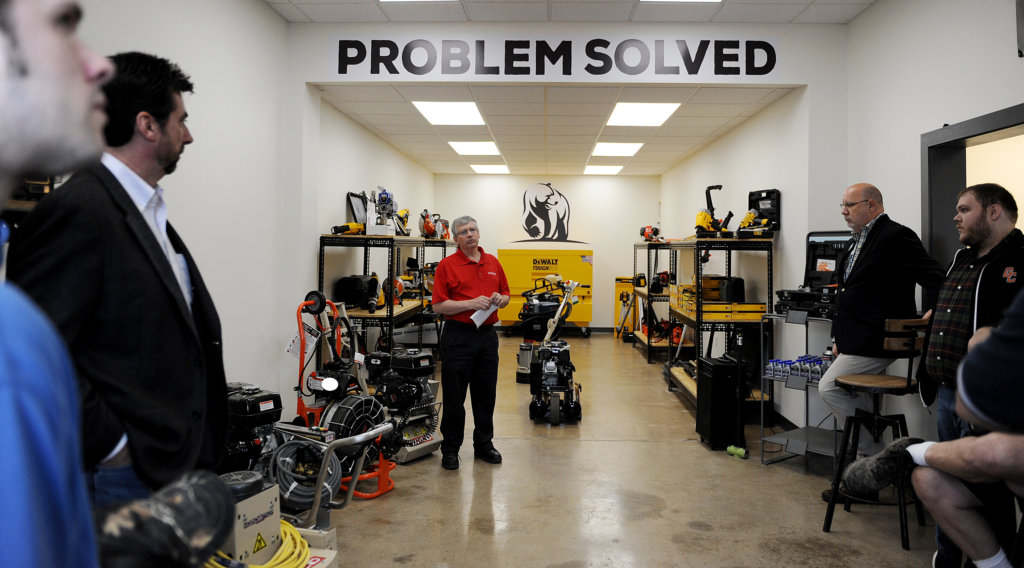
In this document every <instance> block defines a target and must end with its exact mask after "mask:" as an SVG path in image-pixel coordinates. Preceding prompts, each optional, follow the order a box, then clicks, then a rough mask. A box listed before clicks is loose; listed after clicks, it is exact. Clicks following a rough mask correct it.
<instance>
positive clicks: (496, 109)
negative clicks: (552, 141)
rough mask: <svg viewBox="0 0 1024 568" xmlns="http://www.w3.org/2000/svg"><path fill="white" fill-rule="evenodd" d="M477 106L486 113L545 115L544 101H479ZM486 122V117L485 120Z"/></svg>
mask: <svg viewBox="0 0 1024 568" xmlns="http://www.w3.org/2000/svg"><path fill="white" fill-rule="evenodd" d="M476 106H477V108H479V109H480V112H482V113H484V114H485V115H488V114H501V115H505V116H509V115H516V114H522V115H537V116H544V103H477V105H476ZM484 122H486V119H485V120H484Z"/></svg>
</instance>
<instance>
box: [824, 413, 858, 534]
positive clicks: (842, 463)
mask: <svg viewBox="0 0 1024 568" xmlns="http://www.w3.org/2000/svg"><path fill="white" fill-rule="evenodd" d="M855 424H856V423H855V420H854V418H853V416H847V417H846V425H845V427H844V428H845V429H844V431H843V442H842V444H841V445H840V446H839V455H838V456H836V470H835V471H834V472H833V473H832V495H831V496H830V498H829V500H828V509H826V510H825V524H824V525H823V526H822V527H821V530H822V531H823V532H828V531H829V529H831V528H832V516H833V515H834V514H835V511H836V499H838V498H839V481H840V480H841V479H842V477H843V469H845V468H846V453H847V452H848V451H849V447H850V438H851V432H852V431H853V428H854V426H855ZM856 427H857V428H859V427H860V425H859V424H856ZM849 506H850V505H849V501H847V504H846V507H847V509H849Z"/></svg>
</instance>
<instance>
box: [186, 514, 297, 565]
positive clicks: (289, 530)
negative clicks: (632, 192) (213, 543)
mask: <svg viewBox="0 0 1024 568" xmlns="http://www.w3.org/2000/svg"><path fill="white" fill-rule="evenodd" d="M215 556H219V557H221V558H227V559H230V558H231V557H230V556H228V555H227V554H224V553H223V552H221V551H219V550H218V551H217V554H216V555H215ZM236 562H237V561H236ZM307 563H309V543H308V542H306V539H304V538H302V535H301V534H299V531H298V529H296V528H295V527H293V526H292V525H291V524H290V523H289V522H288V521H285V520H284V519H282V520H281V548H279V549H278V551H277V553H276V554H274V556H273V557H272V558H271V559H270V561H269V562H267V563H266V564H246V566H248V567H249V568H304V567H305V566H306V564H307ZM239 564H241V563H239ZM203 567H204V568H223V566H222V565H221V564H218V563H216V562H215V561H214V560H213V557H210V558H209V559H208V560H207V561H206V562H205V563H204V564H203Z"/></svg>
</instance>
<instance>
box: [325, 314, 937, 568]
mask: <svg viewBox="0 0 1024 568" xmlns="http://www.w3.org/2000/svg"><path fill="white" fill-rule="evenodd" d="M566 339H567V340H568V341H569V342H570V344H571V346H572V347H571V351H572V360H573V362H574V363H575V365H576V369H577V370H576V374H575V378H576V380H577V381H578V382H579V383H581V384H582V385H583V393H582V403H583V420H582V421H581V422H580V423H578V424H573V425H559V426H551V425H548V424H535V423H533V422H531V421H530V420H529V416H528V414H527V403H528V402H529V400H530V392H529V385H525V384H518V383H516V381H515V367H516V353H517V350H518V344H519V341H520V339H517V338H515V337H511V338H504V337H502V338H501V357H502V358H501V372H500V377H499V386H498V399H497V408H496V410H495V430H496V432H495V445H496V447H497V448H498V449H499V450H500V451H501V453H502V454H503V456H504V463H502V464H500V465H490V464H487V463H484V462H482V461H475V460H474V459H473V451H472V447H471V443H470V444H469V445H466V446H463V449H462V454H461V457H462V466H461V468H460V469H459V470H457V471H447V470H444V469H442V468H441V459H440V454H439V453H434V454H432V455H429V456H426V457H424V458H421V459H419V460H416V461H414V462H411V463H408V464H405V465H400V466H398V468H397V469H395V470H394V471H393V472H392V474H391V475H392V477H393V478H394V479H395V482H396V486H395V489H394V490H393V491H391V492H390V493H388V494H386V495H384V496H382V497H379V498H377V499H372V500H365V501H364V500H359V501H355V502H353V503H352V504H351V505H350V506H349V507H347V508H345V509H342V510H338V511H335V512H334V513H333V517H332V522H333V525H334V527H335V528H336V529H337V531H338V543H339V549H340V552H339V557H340V558H341V559H342V561H341V564H340V565H341V566H363V567H369V566H408V567H453V568H459V567H491V566H500V567H504V566H509V567H511V566H515V567H551V568H585V567H616V568H619V567H622V568H627V567H660V566H681V567H690V566H693V567H705V566H709V567H714V566H720V567H741V566H745V567H755V566H759V567H761V566H763V567H780V566H784V567H793V568H797V567H800V568H802V567H832V566H858V567H859V566H865V567H868V566H870V567H876V566H885V567H902V566H908V567H909V566H930V565H931V555H932V552H933V550H934V548H933V544H932V532H933V530H934V524H933V522H932V521H931V519H930V518H929V521H928V526H927V527H920V526H917V524H916V523H914V522H913V520H912V522H911V528H910V537H911V550H910V551H905V550H903V549H901V548H900V544H899V520H898V517H897V512H896V508H895V507H891V506H859V507H858V506H855V507H853V509H852V510H851V512H845V511H843V510H842V509H841V508H839V509H837V511H836V517H835V520H834V522H833V525H832V532H830V533H824V532H822V530H821V526H822V521H823V519H824V515H825V503H823V502H822V501H821V498H820V493H821V490H822V489H824V488H825V487H826V486H827V484H828V476H829V475H830V471H831V460H825V459H823V458H815V457H796V458H793V459H790V460H786V461H782V462H778V463H775V464H772V465H761V464H760V460H759V456H760V453H759V452H760V444H759V438H760V435H759V429H758V427H757V425H750V426H748V429H747V442H748V445H749V447H750V450H751V454H752V455H751V457H750V459H747V460H742V459H739V458H735V457H732V456H730V455H729V454H728V453H726V452H722V451H717V452H715V451H711V450H709V449H708V448H707V447H706V446H705V445H704V444H702V443H701V442H700V439H699V437H698V436H697V434H696V433H695V431H694V427H695V422H694V408H693V407H692V406H690V405H689V404H688V403H686V402H684V401H682V400H681V399H680V398H679V397H678V396H677V395H675V394H673V393H670V392H668V390H667V387H666V383H665V382H664V380H663V379H662V378H661V364H660V363H656V364H650V365H649V364H648V363H647V362H646V359H645V358H644V356H643V355H642V353H641V351H640V350H638V349H636V348H634V347H633V346H632V345H629V344H623V343H621V342H618V341H616V340H615V339H614V338H613V337H612V335H611V334H608V333H603V334H602V333H595V334H594V335H593V336H591V337H590V338H587V339H584V338H581V337H567V338H566ZM469 420H470V421H471V420H472V418H471V417H470V418H469ZM468 432H471V425H467V434H468ZM467 437H468V436H467ZM364 483H365V482H364ZM360 489H363V487H362V486H360ZM883 495H884V494H883ZM911 518H912V519H913V516H911Z"/></svg>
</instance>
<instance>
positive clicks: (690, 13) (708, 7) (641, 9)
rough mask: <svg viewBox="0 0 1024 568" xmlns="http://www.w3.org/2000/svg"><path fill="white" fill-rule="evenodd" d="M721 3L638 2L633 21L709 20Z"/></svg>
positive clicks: (720, 6)
mask: <svg viewBox="0 0 1024 568" xmlns="http://www.w3.org/2000/svg"><path fill="white" fill-rule="evenodd" d="M721 8H722V5H721V4H711V3H709V4H693V3H682V2H680V3H675V2H673V3H664V4H663V3H660V2H640V3H639V4H638V5H637V8H636V11H635V12H633V21H634V22H710V21H711V19H712V18H714V17H715V14H717V13H718V11H719V10H720V9H721Z"/></svg>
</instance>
